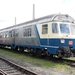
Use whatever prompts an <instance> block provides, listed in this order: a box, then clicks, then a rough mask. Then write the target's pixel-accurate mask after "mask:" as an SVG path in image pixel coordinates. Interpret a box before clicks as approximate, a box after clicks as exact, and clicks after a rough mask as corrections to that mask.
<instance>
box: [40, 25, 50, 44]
mask: <svg viewBox="0 0 75 75" xmlns="http://www.w3.org/2000/svg"><path fill="white" fill-rule="evenodd" d="M41 45H49V36H48V24H43V25H42V42H41Z"/></svg>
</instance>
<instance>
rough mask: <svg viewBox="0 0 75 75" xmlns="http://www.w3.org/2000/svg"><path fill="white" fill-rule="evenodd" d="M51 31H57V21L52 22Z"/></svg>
mask: <svg viewBox="0 0 75 75" xmlns="http://www.w3.org/2000/svg"><path fill="white" fill-rule="evenodd" d="M52 32H53V33H58V25H57V23H52Z"/></svg>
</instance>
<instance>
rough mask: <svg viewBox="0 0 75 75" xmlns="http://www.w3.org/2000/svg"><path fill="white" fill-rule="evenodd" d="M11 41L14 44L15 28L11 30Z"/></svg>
mask: <svg viewBox="0 0 75 75" xmlns="http://www.w3.org/2000/svg"><path fill="white" fill-rule="evenodd" d="M12 43H13V45H14V44H15V29H13V30H12Z"/></svg>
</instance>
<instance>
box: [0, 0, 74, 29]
mask: <svg viewBox="0 0 75 75" xmlns="http://www.w3.org/2000/svg"><path fill="white" fill-rule="evenodd" d="M33 4H35V18H40V17H43V16H46V15H50V14H59V13H61V14H68V15H70V16H72V17H73V18H75V0H0V29H3V28H6V27H9V26H12V25H14V24H15V17H16V24H19V23H22V22H26V21H29V20H32V19H33Z"/></svg>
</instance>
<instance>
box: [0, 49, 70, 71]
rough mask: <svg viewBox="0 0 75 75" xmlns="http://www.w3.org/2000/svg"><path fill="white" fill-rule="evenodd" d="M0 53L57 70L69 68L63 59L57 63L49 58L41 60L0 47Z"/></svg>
mask: <svg viewBox="0 0 75 75" xmlns="http://www.w3.org/2000/svg"><path fill="white" fill-rule="evenodd" d="M0 54H5V55H8V56H10V57H13V58H16V59H21V60H23V61H27V62H30V63H33V64H37V65H40V66H44V67H47V68H55V69H57V70H59V71H60V70H61V71H67V69H68V68H69V66H68V65H67V64H66V62H65V61H64V62H58V63H57V61H56V62H53V61H50V60H49V61H48V60H43V59H39V58H35V57H30V56H25V55H22V54H18V53H15V52H11V51H8V50H3V49H0Z"/></svg>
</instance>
